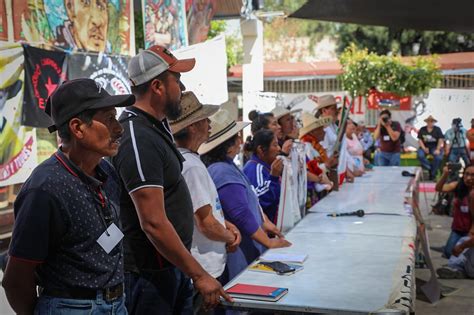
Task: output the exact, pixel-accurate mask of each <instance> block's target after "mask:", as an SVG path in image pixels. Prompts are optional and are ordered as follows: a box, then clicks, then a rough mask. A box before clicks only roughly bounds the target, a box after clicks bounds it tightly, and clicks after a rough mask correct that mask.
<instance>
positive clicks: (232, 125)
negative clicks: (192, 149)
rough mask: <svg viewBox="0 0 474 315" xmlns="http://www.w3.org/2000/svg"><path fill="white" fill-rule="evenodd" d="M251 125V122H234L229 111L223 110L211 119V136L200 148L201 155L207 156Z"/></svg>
mask: <svg viewBox="0 0 474 315" xmlns="http://www.w3.org/2000/svg"><path fill="white" fill-rule="evenodd" d="M248 125H250V123H249V122H243V121H237V122H236V121H235V120H232V118H231V115H230V113H229V111H227V110H226V109H221V110H219V111H218V112H217V113H215V114H214V115H213V116H212V117H211V135H210V136H209V139H208V140H207V141H206V142H205V143H203V144H201V146H200V147H199V150H198V153H199V154H206V153H207V152H209V151H211V150H212V149H214V148H216V147H217V146H219V145H220V144H222V143H224V142H225V141H226V140H229V139H230V138H232V137H233V136H234V135H236V134H237V133H238V132H239V131H240V130H242V129H244V128H245V127H247V126H248Z"/></svg>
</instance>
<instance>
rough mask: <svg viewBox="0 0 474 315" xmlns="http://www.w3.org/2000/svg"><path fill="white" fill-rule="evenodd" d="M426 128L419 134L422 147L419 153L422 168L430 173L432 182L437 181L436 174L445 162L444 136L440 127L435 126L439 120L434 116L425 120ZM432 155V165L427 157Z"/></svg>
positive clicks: (422, 128)
mask: <svg viewBox="0 0 474 315" xmlns="http://www.w3.org/2000/svg"><path fill="white" fill-rule="evenodd" d="M425 122H426V126H423V127H421V129H420V131H419V132H418V144H419V145H420V147H419V148H418V151H417V157H418V160H420V163H421V166H422V167H423V168H424V169H426V170H428V171H429V172H430V180H433V179H435V177H436V173H437V172H438V169H439V167H440V165H441V162H442V161H443V150H442V148H443V143H444V135H443V132H442V131H441V129H440V128H439V127H438V126H435V123H436V122H437V120H436V119H435V118H434V117H433V116H431V115H430V116H428V118H426V119H425ZM429 154H431V155H432V156H433V161H432V162H431V163H430V161H428V159H427V156H428V155H429Z"/></svg>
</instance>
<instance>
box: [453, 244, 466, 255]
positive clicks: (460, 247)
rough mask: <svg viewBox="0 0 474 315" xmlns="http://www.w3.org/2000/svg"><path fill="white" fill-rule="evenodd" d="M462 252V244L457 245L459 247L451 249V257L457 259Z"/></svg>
mask: <svg viewBox="0 0 474 315" xmlns="http://www.w3.org/2000/svg"><path fill="white" fill-rule="evenodd" d="M463 251H464V246H463V244H459V245H456V246H454V248H453V255H454V256H456V257H458V256H459V255H461V253H462V252H463Z"/></svg>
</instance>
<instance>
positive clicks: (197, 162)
mask: <svg viewBox="0 0 474 315" xmlns="http://www.w3.org/2000/svg"><path fill="white" fill-rule="evenodd" d="M179 151H180V152H181V154H183V157H184V158H185V161H184V163H183V172H182V174H183V177H184V180H185V181H186V184H187V185H188V189H189V193H190V194H191V199H192V202H193V210H194V212H196V211H197V210H198V209H199V208H202V207H203V206H205V205H211V207H212V215H213V216H214V218H216V220H217V221H218V222H219V223H221V224H222V225H223V226H225V223H224V213H223V212H222V207H221V203H220V201H219V195H218V194H217V189H216V186H215V185H214V182H213V181H212V178H211V176H210V175H209V173H208V171H207V169H206V166H205V165H204V163H202V161H201V159H200V158H199V155H197V154H196V153H193V152H191V151H189V150H187V149H182V148H179ZM225 245H226V244H225V243H224V242H218V241H213V240H210V239H208V238H207V237H206V236H204V235H203V234H202V233H201V232H200V231H199V229H198V227H197V225H196V220H194V232H193V243H192V245H191V254H192V255H193V257H194V258H196V260H197V261H198V262H199V263H200V264H201V266H202V267H203V268H204V269H205V270H206V271H207V272H208V273H209V274H210V275H212V276H213V277H215V278H217V277H219V276H220V275H221V274H222V273H223V272H224V268H225V263H226V260H227V252H226V248H225Z"/></svg>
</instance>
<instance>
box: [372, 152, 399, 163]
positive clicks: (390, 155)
mask: <svg viewBox="0 0 474 315" xmlns="http://www.w3.org/2000/svg"><path fill="white" fill-rule="evenodd" d="M375 163H376V164H377V166H400V152H382V151H380V152H377V155H376V159H375Z"/></svg>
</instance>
